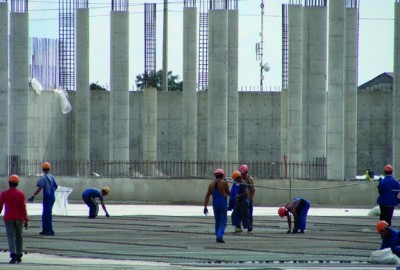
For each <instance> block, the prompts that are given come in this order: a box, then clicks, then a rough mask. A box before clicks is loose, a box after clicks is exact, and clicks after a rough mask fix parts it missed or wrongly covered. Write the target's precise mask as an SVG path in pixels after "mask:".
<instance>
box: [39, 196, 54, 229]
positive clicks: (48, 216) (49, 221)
mask: <svg viewBox="0 0 400 270" xmlns="http://www.w3.org/2000/svg"><path fill="white" fill-rule="evenodd" d="M54 202H55V198H54V197H53V198H43V212H42V229H43V230H42V232H44V233H54V231H53V214H52V212H53V205H54Z"/></svg>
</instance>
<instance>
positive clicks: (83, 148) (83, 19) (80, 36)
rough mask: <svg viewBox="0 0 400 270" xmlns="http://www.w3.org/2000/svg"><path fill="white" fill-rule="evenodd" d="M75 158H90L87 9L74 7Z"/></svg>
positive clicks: (85, 159) (82, 159) (81, 159)
mask: <svg viewBox="0 0 400 270" xmlns="http://www.w3.org/2000/svg"><path fill="white" fill-rule="evenodd" d="M75 33H76V39H75V40H76V72H75V76H76V79H75V81H76V105H75V140H76V143H75V147H76V149H75V158H76V160H79V161H88V160H90V89H89V9H88V8H77V9H76V30H75Z"/></svg>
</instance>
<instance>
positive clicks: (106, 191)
mask: <svg viewBox="0 0 400 270" xmlns="http://www.w3.org/2000/svg"><path fill="white" fill-rule="evenodd" d="M103 191H104V193H105V194H106V195H108V194H110V188H109V187H103Z"/></svg>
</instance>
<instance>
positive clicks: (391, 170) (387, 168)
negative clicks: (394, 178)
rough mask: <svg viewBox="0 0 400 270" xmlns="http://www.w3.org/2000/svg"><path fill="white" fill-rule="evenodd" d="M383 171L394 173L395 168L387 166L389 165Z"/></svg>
mask: <svg viewBox="0 0 400 270" xmlns="http://www.w3.org/2000/svg"><path fill="white" fill-rule="evenodd" d="M383 171H384V172H385V173H392V172H393V167H392V165H390V164H387V165H386V166H385V167H384V168H383Z"/></svg>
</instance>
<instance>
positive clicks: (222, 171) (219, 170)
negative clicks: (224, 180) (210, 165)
mask: <svg viewBox="0 0 400 270" xmlns="http://www.w3.org/2000/svg"><path fill="white" fill-rule="evenodd" d="M218 174H220V175H223V176H225V172H224V170H222V169H220V168H218V169H216V170H215V172H214V175H218Z"/></svg>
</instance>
